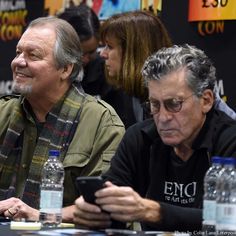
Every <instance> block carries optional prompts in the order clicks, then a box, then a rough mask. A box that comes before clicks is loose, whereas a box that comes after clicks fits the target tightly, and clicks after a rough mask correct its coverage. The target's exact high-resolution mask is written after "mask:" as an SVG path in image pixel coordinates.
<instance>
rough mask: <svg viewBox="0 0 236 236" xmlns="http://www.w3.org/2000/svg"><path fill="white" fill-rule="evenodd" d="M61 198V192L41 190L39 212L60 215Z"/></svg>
mask: <svg viewBox="0 0 236 236" xmlns="http://www.w3.org/2000/svg"><path fill="white" fill-rule="evenodd" d="M62 198H63V192H62V191H53V190H41V196H40V212H50V213H60V212H61V208H62Z"/></svg>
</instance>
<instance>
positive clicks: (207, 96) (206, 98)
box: [202, 89, 215, 113]
mask: <svg viewBox="0 0 236 236" xmlns="http://www.w3.org/2000/svg"><path fill="white" fill-rule="evenodd" d="M214 100H215V98H214V93H213V91H212V90H210V89H206V90H205V91H204V92H203V94H202V108H203V109H202V110H203V112H204V113H207V112H208V111H209V110H210V109H211V108H212V106H213V105H214Z"/></svg>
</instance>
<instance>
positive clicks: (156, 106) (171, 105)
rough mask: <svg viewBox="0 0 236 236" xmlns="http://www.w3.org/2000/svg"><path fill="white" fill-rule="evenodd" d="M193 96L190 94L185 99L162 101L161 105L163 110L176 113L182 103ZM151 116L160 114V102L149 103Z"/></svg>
mask: <svg viewBox="0 0 236 236" xmlns="http://www.w3.org/2000/svg"><path fill="white" fill-rule="evenodd" d="M193 95H195V94H191V95H190V96H188V97H186V98H185V99H177V98H170V99H166V100H164V101H163V105H164V107H165V109H166V110H167V111H169V112H172V113H176V112H179V111H180V110H181V109H182V105H183V103H184V102H185V101H186V100H187V99H189V98H190V97H192V96H193ZM149 104H150V109H151V114H152V115H155V114H157V113H159V112H160V108H161V102H160V101H149Z"/></svg>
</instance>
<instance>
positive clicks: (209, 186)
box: [202, 156, 222, 235]
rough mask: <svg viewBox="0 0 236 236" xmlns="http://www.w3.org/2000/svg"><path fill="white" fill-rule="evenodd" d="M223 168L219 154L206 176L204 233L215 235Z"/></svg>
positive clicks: (213, 158)
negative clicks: (218, 190)
mask: <svg viewBox="0 0 236 236" xmlns="http://www.w3.org/2000/svg"><path fill="white" fill-rule="evenodd" d="M221 169H222V158H221V157H217V156H214V157H212V166H211V167H210V168H209V169H208V171H207V172H206V174H205V178H204V196H203V222H202V232H203V235H215V224H216V183H217V178H218V176H219V172H220V170H221Z"/></svg>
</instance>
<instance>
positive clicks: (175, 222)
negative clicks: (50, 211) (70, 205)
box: [74, 45, 236, 231]
mask: <svg viewBox="0 0 236 236" xmlns="http://www.w3.org/2000/svg"><path fill="white" fill-rule="evenodd" d="M142 74H143V77H144V80H145V84H146V86H147V87H148V90H149V101H150V108H151V113H152V115H153V119H149V120H146V121H143V122H141V123H138V124H136V125H134V126H132V127H130V128H129V129H128V130H127V132H126V134H125V136H124V138H123V140H122V141H121V143H120V146H119V148H118V150H117V152H116V154H115V156H114V157H113V159H112V163H111V167H110V169H109V170H108V172H107V173H106V174H105V176H104V177H105V179H106V180H109V181H107V182H106V183H105V185H106V187H105V188H103V189H102V190H100V191H97V192H96V197H97V199H96V203H97V204H98V205H97V206H95V205H91V204H88V203H86V202H84V200H83V198H82V197H80V198H78V199H77V200H76V206H77V209H76V211H75V213H74V215H75V218H74V220H75V222H77V223H78V224H80V225H85V226H87V227H110V226H111V222H112V221H113V220H116V221H121V222H134V221H139V222H140V223H141V225H142V229H143V230H167V231H194V230H200V229H201V221H202V196H203V178H204V175H205V172H206V170H207V169H208V168H209V166H210V158H211V156H213V155H218V156H222V157H227V156H233V157H236V121H234V120H233V119H232V118H230V117H229V116H227V115H226V114H225V113H223V112H222V111H219V110H218V109H217V108H215V107H214V103H215V92H214V87H215V82H216V76H215V67H214V66H213V64H212V63H211V61H210V60H209V58H208V57H207V56H206V55H205V54H204V52H203V51H201V50H199V49H197V48H195V47H193V46H189V45H184V46H176V45H175V46H173V47H170V48H163V49H160V50H159V51H158V52H156V53H155V54H153V55H152V56H150V57H149V58H148V59H147V60H146V62H145V64H144V66H143V70H142Z"/></svg>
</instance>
